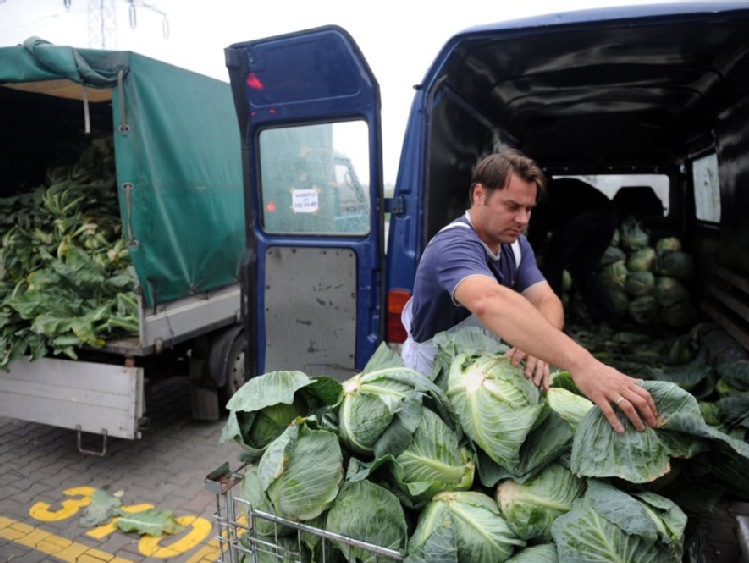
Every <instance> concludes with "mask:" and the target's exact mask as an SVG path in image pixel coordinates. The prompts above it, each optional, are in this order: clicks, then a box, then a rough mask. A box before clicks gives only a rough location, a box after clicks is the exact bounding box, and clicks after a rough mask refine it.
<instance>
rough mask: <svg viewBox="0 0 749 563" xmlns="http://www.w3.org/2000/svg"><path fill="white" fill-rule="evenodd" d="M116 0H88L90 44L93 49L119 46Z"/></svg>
mask: <svg viewBox="0 0 749 563" xmlns="http://www.w3.org/2000/svg"><path fill="white" fill-rule="evenodd" d="M114 3H115V0H88V46H89V47H91V48H93V49H116V48H117V9H116V8H115V5H114Z"/></svg>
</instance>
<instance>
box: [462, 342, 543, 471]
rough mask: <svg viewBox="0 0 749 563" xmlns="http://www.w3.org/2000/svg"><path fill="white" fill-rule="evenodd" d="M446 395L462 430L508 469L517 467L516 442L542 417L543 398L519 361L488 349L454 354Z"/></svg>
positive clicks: (517, 449) (517, 448)
mask: <svg viewBox="0 0 749 563" xmlns="http://www.w3.org/2000/svg"><path fill="white" fill-rule="evenodd" d="M447 397H448V400H449V402H450V405H451V406H452V408H453V409H454V411H455V413H456V414H457V416H458V419H459V421H460V424H461V426H462V427H463V431H464V432H465V433H466V434H467V435H468V436H469V437H470V438H471V439H472V440H473V441H474V442H475V443H476V444H477V445H478V446H479V447H480V448H481V449H482V450H483V451H484V452H485V453H486V454H487V455H488V456H489V457H490V458H491V459H493V460H494V461H495V462H496V463H498V464H499V465H501V466H503V467H505V468H506V469H508V470H509V471H510V472H511V473H512V472H515V471H518V470H519V469H520V448H521V446H522V445H523V442H524V441H525V439H526V436H527V435H528V433H529V432H530V431H531V430H532V429H533V428H534V427H535V426H536V424H537V423H538V422H540V416H541V414H542V412H543V411H544V404H543V403H542V402H541V400H540V399H541V396H540V392H539V390H538V388H537V387H536V386H534V385H533V382H531V381H530V380H529V379H528V378H526V377H525V374H524V367H523V366H522V365H519V366H513V365H512V364H511V362H510V360H509V358H507V357H505V356H497V355H490V354H486V355H483V356H479V357H475V356H466V355H462V354H461V355H459V356H457V357H456V358H455V360H453V363H452V366H451V367H450V375H449V379H448V390H447Z"/></svg>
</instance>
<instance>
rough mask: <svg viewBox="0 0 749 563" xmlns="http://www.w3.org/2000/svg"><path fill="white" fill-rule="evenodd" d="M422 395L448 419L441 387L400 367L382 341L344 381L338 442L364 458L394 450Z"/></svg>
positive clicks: (411, 425) (411, 426) (416, 417)
mask: <svg viewBox="0 0 749 563" xmlns="http://www.w3.org/2000/svg"><path fill="white" fill-rule="evenodd" d="M396 360H397V361H396ZM425 398H429V400H430V401H431V402H430V404H431V405H432V406H433V408H434V409H436V410H437V412H438V413H439V414H440V415H441V416H443V418H444V419H445V420H446V421H449V422H452V420H451V417H450V414H449V412H448V407H447V400H446V398H445V397H444V394H443V393H442V390H441V389H440V388H439V387H437V385H436V384H434V383H433V382H432V381H431V380H430V379H429V378H428V377H426V376H424V375H422V374H420V373H419V372H417V371H414V370H412V369H408V368H406V367H404V365H403V360H402V359H401V358H400V357H399V356H397V354H395V353H393V352H392V351H390V350H389V349H388V348H387V345H386V344H382V345H380V348H379V349H378V351H377V352H376V353H375V355H374V356H372V358H371V359H370V360H369V362H368V363H367V365H366V367H365V368H364V371H362V372H361V373H360V374H358V375H355V376H353V377H351V378H349V379H347V380H346V381H344V382H343V396H342V399H341V403H340V406H339V408H338V425H339V429H340V432H339V434H340V437H341V441H342V442H343V444H344V445H345V446H346V447H347V448H348V449H349V450H351V451H352V452H354V453H356V454H361V455H363V456H365V457H368V458H378V457H380V456H383V455H385V454H388V453H390V454H397V453H399V452H400V451H402V450H403V449H404V448H405V447H406V446H407V445H408V444H409V443H410V442H411V439H412V436H413V434H414V432H415V431H416V428H417V426H418V425H419V422H420V420H421V410H422V403H423V401H424V400H425Z"/></svg>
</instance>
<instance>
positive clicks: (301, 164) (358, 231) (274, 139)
mask: <svg viewBox="0 0 749 563" xmlns="http://www.w3.org/2000/svg"><path fill="white" fill-rule="evenodd" d="M367 139H368V133H367V125H366V123H364V122H363V121H351V122H341V123H324V124H319V125H304V126H299V127H283V128H276V129H266V130H265V131H263V132H262V133H261V134H260V183H261V186H260V193H261V198H262V226H263V230H264V231H266V232H268V233H272V234H298V235H315V236H320V235H331V236H335V235H346V236H365V235H367V234H369V230H370V220H369V215H370V206H371V202H370V197H369V186H367V185H362V183H361V182H362V180H364V181H367V182H368V178H369V165H368V152H367V150H368V149H367Z"/></svg>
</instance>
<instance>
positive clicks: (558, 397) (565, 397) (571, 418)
mask: <svg viewBox="0 0 749 563" xmlns="http://www.w3.org/2000/svg"><path fill="white" fill-rule="evenodd" d="M546 400H547V401H548V403H549V406H550V407H551V409H552V410H553V411H554V412H555V413H557V414H558V415H559V417H560V418H561V419H562V420H564V421H565V422H566V423H567V424H569V425H570V426H571V427H572V429H573V430H577V425H578V424H579V423H580V421H581V420H582V419H583V417H584V416H585V413H587V412H588V410H590V409H591V408H593V407H594V406H595V405H594V404H593V402H592V401H590V400H589V399H586V398H585V397H583V396H582V395H578V394H576V393H573V392H572V391H569V390H567V389H565V388H563V387H550V388H549V390H548V391H547V392H546Z"/></svg>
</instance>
